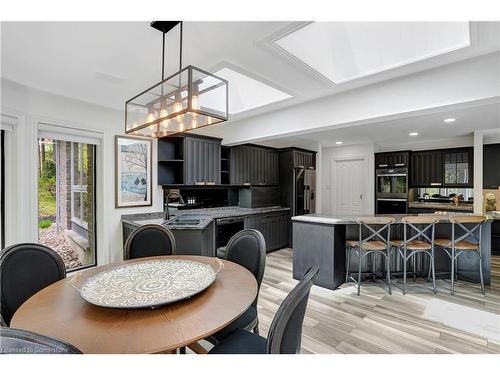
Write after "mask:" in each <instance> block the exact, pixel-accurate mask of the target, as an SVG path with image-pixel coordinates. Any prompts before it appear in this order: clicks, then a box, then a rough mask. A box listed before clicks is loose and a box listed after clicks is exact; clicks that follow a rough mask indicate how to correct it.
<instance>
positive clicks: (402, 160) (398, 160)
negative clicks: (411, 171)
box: [375, 151, 410, 168]
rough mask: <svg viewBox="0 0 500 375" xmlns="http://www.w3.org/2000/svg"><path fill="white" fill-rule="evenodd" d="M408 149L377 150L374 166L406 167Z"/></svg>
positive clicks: (407, 164) (408, 158)
mask: <svg viewBox="0 0 500 375" xmlns="http://www.w3.org/2000/svg"><path fill="white" fill-rule="evenodd" d="M409 163H410V153H409V151H398V152H379V153H376V154H375V168H408V166H409Z"/></svg>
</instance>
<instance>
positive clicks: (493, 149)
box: [483, 143, 500, 189]
mask: <svg viewBox="0 0 500 375" xmlns="http://www.w3.org/2000/svg"><path fill="white" fill-rule="evenodd" d="M499 164H500V143H496V144H491V145H484V146H483V188H484V189H498V187H499V186H500V166H499Z"/></svg>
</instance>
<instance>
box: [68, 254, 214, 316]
mask: <svg viewBox="0 0 500 375" xmlns="http://www.w3.org/2000/svg"><path fill="white" fill-rule="evenodd" d="M218 264H219V270H218V271H217V272H216V271H215V270H214V269H213V268H212V267H211V266H210V265H208V264H204V263H199V262H194V261H190V260H183V259H163V260H150V261H143V262H137V263H130V264H126V265H123V266H119V267H116V268H112V269H109V270H106V271H103V272H101V273H98V274H97V275H94V276H91V277H90V278H89V279H87V280H86V281H85V282H84V283H83V285H82V287H81V288H79V289H78V291H79V292H80V295H81V296H82V298H83V299H84V300H85V301H87V302H89V303H91V304H93V305H97V306H103V307H112V308H119V309H139V308H154V307H158V306H163V305H167V304H170V303H172V302H177V301H180V300H183V299H187V298H190V297H192V296H194V295H196V294H198V293H200V292H202V291H203V290H205V289H207V288H208V287H209V286H210V285H212V283H213V282H214V281H215V278H216V276H217V273H218V272H219V271H220V269H221V268H222V263H221V262H220V261H218Z"/></svg>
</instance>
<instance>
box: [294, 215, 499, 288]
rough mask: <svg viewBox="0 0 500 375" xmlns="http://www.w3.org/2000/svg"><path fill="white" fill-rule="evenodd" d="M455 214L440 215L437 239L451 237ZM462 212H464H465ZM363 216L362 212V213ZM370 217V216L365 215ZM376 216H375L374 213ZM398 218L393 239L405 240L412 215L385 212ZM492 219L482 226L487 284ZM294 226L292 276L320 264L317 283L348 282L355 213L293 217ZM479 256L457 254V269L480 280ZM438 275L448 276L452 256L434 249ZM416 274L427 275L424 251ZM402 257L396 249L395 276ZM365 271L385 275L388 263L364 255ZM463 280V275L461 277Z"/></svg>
mask: <svg viewBox="0 0 500 375" xmlns="http://www.w3.org/2000/svg"><path fill="white" fill-rule="evenodd" d="M450 215H452V214H448V215H442V216H440V222H439V223H438V224H436V238H451V225H450V224H449V217H450ZM462 215H463V214H462ZM359 216H363V215H359ZM364 216H370V215H364ZM371 216H373V215H371ZM384 216H391V217H394V219H395V225H393V226H392V227H391V239H395V240H396V239H403V225H402V224H401V218H402V217H404V216H409V215H384ZM491 219H492V218H490V219H489V220H488V221H487V222H485V223H484V224H483V225H482V227H481V231H482V233H481V235H482V238H483V241H482V254H483V277H484V283H485V285H490V270H491V267H490V264H491V242H490V241H489V238H490V237H491ZM292 225H293V278H294V279H297V280H300V279H301V278H302V277H303V276H304V274H305V273H306V272H307V270H308V269H309V268H310V267H311V266H313V265H317V266H319V267H320V271H319V274H318V277H317V281H316V284H317V285H320V286H322V287H325V288H328V289H336V288H338V287H339V286H340V285H342V284H343V283H344V282H345V274H346V247H345V242H346V240H358V238H359V226H358V224H357V223H356V217H354V216H328V215H319V214H309V215H302V216H294V217H292ZM478 264H479V263H478V257H477V256H476V254H472V253H464V254H462V255H460V257H458V269H459V272H460V274H461V275H462V276H461V277H466V278H468V279H470V280H472V281H475V282H479V267H478ZM435 265H436V278H449V274H450V259H449V257H448V256H447V255H446V253H445V252H444V250H442V249H439V248H436V250H435ZM416 266H417V273H419V274H421V275H427V273H428V270H429V258H428V256H425V254H417V258H416ZM357 268H358V263H357V258H356V257H352V258H351V262H350V271H353V272H354V271H357ZM402 269H403V267H402V261H401V256H400V255H399V253H398V252H397V251H393V253H392V257H391V273H394V275H395V276H396V275H397V274H398V273H401V272H402ZM362 270H363V272H364V273H365V275H366V274H367V273H372V272H374V273H377V274H380V276H382V272H383V271H384V270H385V263H384V259H383V257H382V256H379V257H377V256H376V255H375V256H373V257H372V256H368V257H365V258H364V260H363V264H362ZM459 279H460V277H459Z"/></svg>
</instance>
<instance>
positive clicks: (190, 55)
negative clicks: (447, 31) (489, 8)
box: [1, 22, 500, 121]
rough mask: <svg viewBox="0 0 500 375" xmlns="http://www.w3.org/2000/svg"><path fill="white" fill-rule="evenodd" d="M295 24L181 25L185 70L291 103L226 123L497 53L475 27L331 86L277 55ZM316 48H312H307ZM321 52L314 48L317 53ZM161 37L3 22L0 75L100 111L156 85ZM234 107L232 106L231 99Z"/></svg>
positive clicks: (145, 27) (172, 49) (136, 27)
mask: <svg viewBox="0 0 500 375" xmlns="http://www.w3.org/2000/svg"><path fill="white" fill-rule="evenodd" d="M303 25H304V23H297V22H186V23H185V24H184V49H183V51H184V60H183V65H187V64H192V65H195V66H199V67H200V68H202V69H206V70H211V71H217V70H220V69H222V68H223V67H225V66H227V67H230V68H232V69H234V70H236V71H239V72H249V75H250V76H251V77H252V78H254V79H258V80H259V81H261V82H263V83H265V84H267V85H270V86H272V87H274V88H276V89H279V90H281V91H283V92H285V93H287V94H290V95H291V96H292V98H290V99H286V100H282V101H279V102H277V103H274V104H270V105H265V106H263V107H259V108H256V109H253V110H250V111H244V112H242V113H240V114H237V115H234V116H231V117H230V120H231V121H235V120H238V119H241V118H244V117H249V116H252V115H255V114H258V113H263V112H266V111H270V110H275V109H278V108H283V107H285V106H290V105H296V104H297V103H300V102H305V101H308V100H312V99H314V98H318V97H321V96H326V95H332V94H334V93H338V92H341V91H345V90H349V89H352V88H356V87H361V86H365V85H368V84H371V83H374V82H379V81H382V80H387V79H391V78H395V77H400V76H403V75H407V74H411V73H414V72H417V71H422V70H425V69H430V68H433V67H436V66H441V65H444V64H448V63H451V62H455V61H459V60H464V59H467V58H470V57H474V56H478V55H481V54H486V53H490V52H493V51H496V50H499V49H500V48H499V46H500V41H499V34H500V32H499V25H500V23H498V22H472V23H471V24H470V25H471V43H472V44H471V46H470V47H466V48H462V49H459V50H457V51H453V52H450V53H447V54H445V55H440V56H436V57H432V58H429V59H426V60H423V61H419V62H415V63H412V64H409V65H405V66H402V67H398V68H394V69H390V70H387V71H384V72H380V73H377V74H373V75H370V76H367V77H363V78H360V79H356V80H353V81H350V82H347V83H343V84H339V85H335V84H333V83H332V82H331V81H329V80H326V79H325V78H324V77H323V76H321V75H319V74H317V73H316V72H315V71H313V70H312V69H310V68H308V67H307V66H305V64H303V63H302V62H299V61H297V59H292V58H290V56H289V55H287V54H285V53H283V51H280V50H279V49H278V48H276V45H275V43H273V41H274V40H276V39H278V38H280V37H282V36H283V35H287V34H289V33H290V32H291V31H293V30H297V28H300V27H301V26H303ZM177 40H178V39H177V33H176V31H175V30H174V31H172V33H170V34H169V35H168V37H167V54H168V58H167V74H171V73H173V72H175V71H176V70H177V68H178V65H177V64H178V44H177V43H178V42H177ZM311 43H314V41H311ZM320 47H321V46H318V48H320ZM160 61H161V34H160V33H159V32H158V31H156V30H154V29H152V28H151V27H149V22H2V25H1V63H2V64H1V75H2V77H5V78H7V79H10V80H13V81H16V82H19V83H21V84H24V85H27V86H31V87H34V88H37V89H40V90H44V91H48V92H52V93H55V94H59V95H63V96H67V97H71V98H76V99H80V100H84V101H87V102H91V103H95V104H98V105H101V106H104V107H110V108H117V109H120V110H121V109H123V108H124V102H125V101H126V100H127V99H129V98H131V97H132V96H134V95H136V94H138V93H139V92H140V91H142V90H144V89H145V88H147V87H149V86H151V85H153V84H155V83H156V82H158V81H159V80H160V78H161V71H160ZM230 100H231V98H230Z"/></svg>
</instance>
